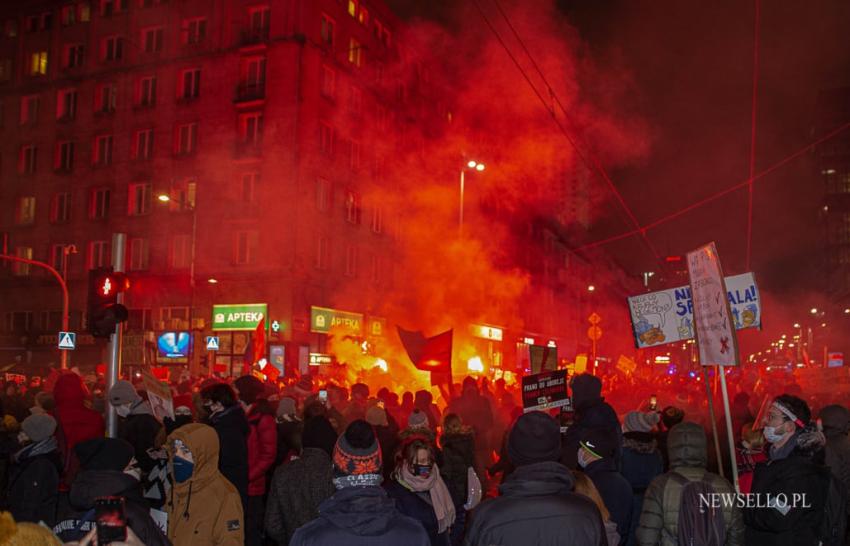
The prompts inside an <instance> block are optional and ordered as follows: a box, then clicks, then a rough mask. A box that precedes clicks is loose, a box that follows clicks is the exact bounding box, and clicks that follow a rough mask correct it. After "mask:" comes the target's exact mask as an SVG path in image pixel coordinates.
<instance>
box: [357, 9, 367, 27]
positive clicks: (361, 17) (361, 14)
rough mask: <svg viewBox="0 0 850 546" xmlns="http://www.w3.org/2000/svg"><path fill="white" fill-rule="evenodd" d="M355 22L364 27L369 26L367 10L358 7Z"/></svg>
mask: <svg viewBox="0 0 850 546" xmlns="http://www.w3.org/2000/svg"><path fill="white" fill-rule="evenodd" d="M357 21H359V22H360V24H361V25H363V26H364V27H366V26H369V10H367V9H366V8H364V7H363V6H362V5H361V6H360V11H358V12H357Z"/></svg>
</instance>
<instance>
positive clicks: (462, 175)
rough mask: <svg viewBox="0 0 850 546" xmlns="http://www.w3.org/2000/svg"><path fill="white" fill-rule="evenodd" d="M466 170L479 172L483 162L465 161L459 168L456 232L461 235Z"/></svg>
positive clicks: (481, 169)
mask: <svg viewBox="0 0 850 546" xmlns="http://www.w3.org/2000/svg"><path fill="white" fill-rule="evenodd" d="M467 170H470V171H472V170H475V171H478V172H481V171H483V170H484V164H483V163H479V162H477V161H472V160H470V161H467V163H466V165H464V166H463V167H462V168H461V169H460V208H459V212H458V234H459V235H460V236H461V237H463V197H464V189H465V185H466V171H467Z"/></svg>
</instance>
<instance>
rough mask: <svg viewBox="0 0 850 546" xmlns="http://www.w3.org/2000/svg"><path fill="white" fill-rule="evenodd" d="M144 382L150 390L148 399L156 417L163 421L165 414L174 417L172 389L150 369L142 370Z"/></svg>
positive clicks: (147, 389)
mask: <svg viewBox="0 0 850 546" xmlns="http://www.w3.org/2000/svg"><path fill="white" fill-rule="evenodd" d="M141 374H142V383H144V385H145V390H146V391H147V392H148V401H150V404H151V409H152V410H153V414H154V417H156V418H157V419H159V420H160V421H162V419H163V418H164V417H165V416H168V417H169V418H171V419H174V403H173V402H172V400H171V389H169V388H168V385H166V384H164V383H161V382H160V381H159V380H158V379H157V378H156V377H154V376H153V375H152V374H151V373H150V372H149V371H148V370H142V372H141Z"/></svg>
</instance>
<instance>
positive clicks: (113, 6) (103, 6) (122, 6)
mask: <svg viewBox="0 0 850 546" xmlns="http://www.w3.org/2000/svg"><path fill="white" fill-rule="evenodd" d="M126 9H127V0H100V14H101V15H103V16H104V17H109V16H110V15H114V14H116V13H120V12H122V11H124V10H126Z"/></svg>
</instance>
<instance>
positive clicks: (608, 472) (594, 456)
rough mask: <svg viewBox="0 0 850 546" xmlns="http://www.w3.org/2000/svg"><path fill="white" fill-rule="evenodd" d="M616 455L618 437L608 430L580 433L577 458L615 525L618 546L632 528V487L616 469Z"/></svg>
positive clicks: (596, 429) (589, 430)
mask: <svg viewBox="0 0 850 546" xmlns="http://www.w3.org/2000/svg"><path fill="white" fill-rule="evenodd" d="M616 452H617V437H616V436H615V435H614V434H612V433H611V432H610V431H609V430H607V429H602V428H591V429H585V430H582V432H581V436H579V448H578V453H577V454H576V455H577V459H578V464H579V466H580V467H581V468H582V470H583V471H584V473H585V474H587V477H588V478H590V479H591V480H592V481H593V485H594V486H596V490H597V491H599V495H600V496H601V497H602V500H603V501H605V506H606V507H607V508H608V512H610V514H611V519H612V520H613V521H614V523H616V524H617V533H619V535H620V542H621V544H625V542H626V539H627V538H628V536H629V530H630V529H631V518H632V507H633V495H632V486H631V485H630V484H629V482H628V480H626V478H624V477H623V475H622V474H620V472H619V471H618V470H617V463H616V462H614V455H615V454H616Z"/></svg>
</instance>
